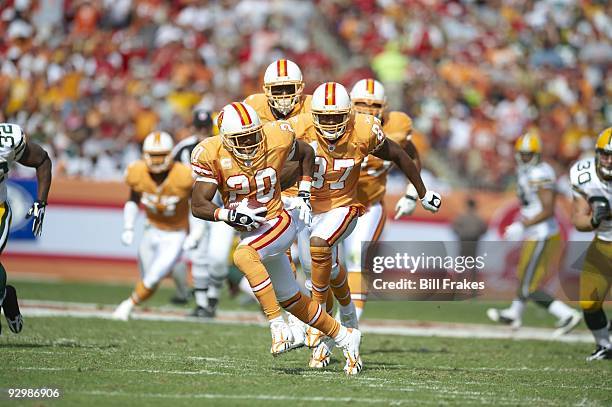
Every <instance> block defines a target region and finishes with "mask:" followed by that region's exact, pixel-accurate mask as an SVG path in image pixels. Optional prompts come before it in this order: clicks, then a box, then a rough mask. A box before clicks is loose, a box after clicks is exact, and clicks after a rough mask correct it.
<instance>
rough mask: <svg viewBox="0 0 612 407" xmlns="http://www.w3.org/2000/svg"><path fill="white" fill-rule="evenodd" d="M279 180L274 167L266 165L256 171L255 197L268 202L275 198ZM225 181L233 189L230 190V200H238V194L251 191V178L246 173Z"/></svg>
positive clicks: (261, 201) (259, 200)
mask: <svg viewBox="0 0 612 407" xmlns="http://www.w3.org/2000/svg"><path fill="white" fill-rule="evenodd" d="M277 180H278V175H277V173H276V170H275V169H274V168H272V167H266V168H264V169H261V170H258V171H257V172H256V173H255V187H256V191H257V193H256V195H255V198H256V199H257V202H259V203H262V204H267V203H268V202H270V201H271V200H272V198H274V194H275V193H276V184H277ZM225 183H226V185H227V186H228V188H230V189H231V191H230V192H229V202H236V201H237V199H238V195H248V194H250V193H251V184H250V182H249V178H248V177H247V176H246V175H244V174H239V175H232V176H231V177H228V178H227V180H225Z"/></svg>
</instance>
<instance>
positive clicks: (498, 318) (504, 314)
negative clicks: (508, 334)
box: [487, 308, 523, 329]
mask: <svg viewBox="0 0 612 407" xmlns="http://www.w3.org/2000/svg"><path fill="white" fill-rule="evenodd" d="M487 316H488V317H489V319H490V320H491V321H493V322H499V323H500V324H505V325H510V327H511V328H512V329H519V328H520V327H521V325H522V324H523V322H522V321H521V318H518V317H517V316H516V315H514V314H512V313H511V312H510V311H509V310H507V309H502V310H499V309H497V308H489V309H488V310H487Z"/></svg>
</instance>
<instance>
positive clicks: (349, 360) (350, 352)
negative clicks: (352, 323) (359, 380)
mask: <svg viewBox="0 0 612 407" xmlns="http://www.w3.org/2000/svg"><path fill="white" fill-rule="evenodd" d="M360 344H361V331H360V330H358V329H353V328H347V335H346V336H345V337H344V339H342V340H341V341H339V342H337V345H338V346H339V347H341V348H342V352H343V353H344V357H345V358H346V364H345V365H344V372H345V373H346V374H347V375H349V376H352V375H356V374H358V373H359V372H361V370H363V362H362V361H361V355H360V354H359V345H360Z"/></svg>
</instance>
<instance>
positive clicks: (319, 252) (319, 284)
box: [310, 246, 332, 304]
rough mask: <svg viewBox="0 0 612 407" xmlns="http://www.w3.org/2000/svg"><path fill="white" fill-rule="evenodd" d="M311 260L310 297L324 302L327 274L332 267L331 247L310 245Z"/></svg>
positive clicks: (328, 274) (318, 301) (327, 282)
mask: <svg viewBox="0 0 612 407" xmlns="http://www.w3.org/2000/svg"><path fill="white" fill-rule="evenodd" d="M310 258H311V260H312V299H313V300H315V301H316V302H317V303H318V304H325V303H326V300H327V291H328V290H329V276H330V274H331V267H332V249H331V247H316V246H311V247H310Z"/></svg>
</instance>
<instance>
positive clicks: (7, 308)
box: [2, 285, 23, 334]
mask: <svg viewBox="0 0 612 407" xmlns="http://www.w3.org/2000/svg"><path fill="white" fill-rule="evenodd" d="M2 309H4V316H5V318H6V322H7V323H8V326H9V329H10V330H11V331H12V332H13V333H16V334H18V333H19V332H21V330H22V329H23V317H22V316H21V312H20V311H19V303H18V302H17V290H15V287H13V286H12V285H7V286H6V288H5V293H4V301H3V302H2Z"/></svg>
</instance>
